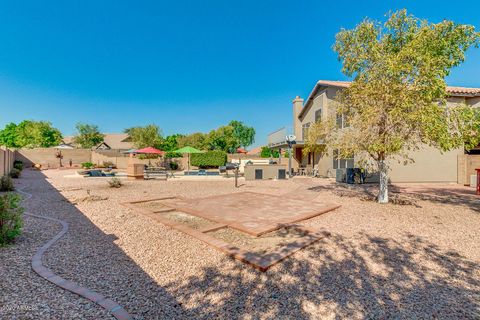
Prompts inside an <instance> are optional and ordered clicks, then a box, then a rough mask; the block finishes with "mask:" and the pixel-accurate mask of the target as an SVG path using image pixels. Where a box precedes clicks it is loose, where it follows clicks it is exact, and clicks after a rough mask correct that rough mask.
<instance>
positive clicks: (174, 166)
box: [169, 161, 178, 170]
mask: <svg viewBox="0 0 480 320" xmlns="http://www.w3.org/2000/svg"><path fill="white" fill-rule="evenodd" d="M169 165H170V169H172V170H177V169H178V162H175V161H172V162H170V164H169Z"/></svg>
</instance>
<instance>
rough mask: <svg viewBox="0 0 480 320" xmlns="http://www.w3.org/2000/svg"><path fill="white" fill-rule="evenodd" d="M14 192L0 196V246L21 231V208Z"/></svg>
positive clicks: (18, 198) (19, 199) (18, 197)
mask: <svg viewBox="0 0 480 320" xmlns="http://www.w3.org/2000/svg"><path fill="white" fill-rule="evenodd" d="M20 201H21V198H20V196H19V195H18V194H15V193H6V194H4V195H1V196H0V247H1V246H4V245H6V244H8V243H10V242H11V241H12V240H13V239H15V237H16V236H18V235H19V234H20V232H21V229H22V225H23V219H22V213H23V208H22V207H21V206H20Z"/></svg>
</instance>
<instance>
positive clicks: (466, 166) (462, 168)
mask: <svg viewBox="0 0 480 320" xmlns="http://www.w3.org/2000/svg"><path fill="white" fill-rule="evenodd" d="M477 168H478V169H480V155H478V154H476V155H468V154H461V155H459V156H458V183H459V184H463V185H469V184H470V176H471V175H472V174H473V175H474V174H476V173H477V172H476V171H475V169H477Z"/></svg>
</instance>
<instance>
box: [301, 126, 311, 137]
mask: <svg viewBox="0 0 480 320" xmlns="http://www.w3.org/2000/svg"><path fill="white" fill-rule="evenodd" d="M309 128H310V122H307V123H304V124H302V139H303V141H305V140H307V138H308V129H309Z"/></svg>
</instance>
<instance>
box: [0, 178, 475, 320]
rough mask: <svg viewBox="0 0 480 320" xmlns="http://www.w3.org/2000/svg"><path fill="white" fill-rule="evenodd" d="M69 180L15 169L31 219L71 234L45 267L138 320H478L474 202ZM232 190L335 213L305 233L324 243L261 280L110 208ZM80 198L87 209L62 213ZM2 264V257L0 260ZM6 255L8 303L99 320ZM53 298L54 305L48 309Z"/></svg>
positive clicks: (253, 185) (298, 182)
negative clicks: (36, 215)
mask: <svg viewBox="0 0 480 320" xmlns="http://www.w3.org/2000/svg"><path fill="white" fill-rule="evenodd" d="M71 173H72V172H68V171H66V170H62V171H57V170H48V171H45V172H42V173H39V172H33V171H29V170H26V171H25V173H24V175H23V178H21V179H20V181H21V182H22V181H23V182H22V183H28V184H29V186H32V189H33V190H32V193H33V194H34V198H32V207H34V208H36V209H35V210H39V211H40V212H41V214H46V215H50V216H52V217H55V218H59V219H62V220H65V221H67V222H69V224H70V231H69V233H68V234H67V236H66V237H64V238H63V239H61V240H60V241H59V242H58V243H57V244H56V245H55V246H54V247H53V248H52V249H51V250H50V251H48V252H47V254H46V256H45V264H46V266H47V267H49V268H51V269H53V271H54V272H56V273H59V274H61V275H62V276H63V277H65V278H68V279H69V280H72V281H76V282H78V283H79V284H81V285H82V286H85V287H88V288H90V289H92V290H95V291H97V292H100V293H102V294H104V295H105V296H107V297H110V298H112V299H114V300H115V301H117V302H118V303H119V304H120V305H122V306H123V307H124V308H125V309H126V310H127V311H128V312H129V313H131V314H132V315H133V316H134V317H135V318H136V319H165V318H169V319H188V318H191V319H202V318H203V319H210V318H222V319H224V318H235V319H237V318H242V319H287V318H298V319H315V318H321V319H330V318H332V319H334V318H349V319H364V318H374V319H385V318H406V319H410V318H428V319H430V318H438V319H458V318H462V319H478V318H479V317H480V241H479V240H480V239H479V237H480V236H479V235H480V212H479V208H480V202H479V201H477V200H476V199H474V198H468V199H466V198H465V199H463V198H462V197H460V198H458V197H457V198H456V199H455V201H449V199H448V198H443V199H442V198H438V197H425V196H422V197H420V198H418V199H415V205H394V204H388V205H379V204H376V203H375V202H372V201H368V200H366V199H365V197H363V198H362V197H359V196H357V195H355V194H347V195H345V194H338V192H336V191H337V189H338V188H337V187H334V186H333V185H332V183H331V182H330V181H328V180H322V179H304V178H300V179H293V180H291V181H258V182H242V184H243V185H242V186H241V187H240V188H238V189H236V188H235V187H234V183H233V181H232V180H228V179H225V180H226V181H211V182H210V181H179V180H180V179H179V180H177V181H175V180H171V181H125V182H124V186H122V188H119V189H115V190H113V189H111V188H109V187H108V185H107V183H106V181H104V180H101V179H99V180H95V179H75V178H64V177H63V176H64V175H68V174H71ZM43 175H45V176H43ZM87 190H89V191H88V193H87ZM243 191H253V192H259V193H267V194H274V195H285V196H292V195H294V196H296V197H300V198H302V199H304V200H305V205H308V203H309V202H310V201H322V202H336V203H340V204H342V207H341V208H339V209H337V210H334V211H332V212H328V213H326V214H324V215H321V216H318V217H316V218H313V219H310V220H308V221H305V222H304V223H303V224H304V225H305V226H307V227H311V228H317V229H324V230H326V231H329V232H330V233H331V234H332V235H331V236H330V237H328V238H324V239H321V240H320V241H318V242H316V243H315V244H313V245H311V246H309V247H307V248H305V249H303V250H301V251H299V252H297V253H295V254H294V255H293V256H292V257H290V258H288V259H286V260H284V261H282V262H281V263H279V264H277V265H275V266H274V267H272V268H271V269H269V270H268V271H267V272H266V273H261V272H258V271H256V270H254V269H252V268H251V267H249V266H246V265H244V264H243V263H241V262H238V261H235V260H232V259H230V258H227V257H226V256H225V255H223V254H222V253H220V252H217V251H216V250H214V249H212V248H210V247H209V246H207V245H205V244H203V243H202V242H200V241H199V240H197V239H195V238H193V237H189V236H187V235H185V234H183V233H181V232H178V231H175V230H173V229H170V228H167V227H165V226H163V225H161V224H158V223H155V222H154V221H152V220H150V219H148V218H146V217H144V216H142V215H139V214H137V213H135V212H134V211H133V210H130V209H128V208H125V207H123V206H122V205H120V203H121V202H125V201H134V200H140V199H148V198H155V197H165V196H183V197H186V198H197V197H205V196H209V195H215V194H229V193H233V192H243ZM88 196H95V197H94V199H96V200H85V201H80V202H77V203H76V204H75V205H74V204H72V202H73V201H74V200H75V199H83V198H86V197H88ZM90 199H92V198H90ZM99 199H102V200H99ZM32 210H34V209H32ZM38 225H40V224H38ZM32 228H36V226H32ZM38 229H40V230H36V229H32V232H33V233H34V234H41V232H48V228H47V227H45V228H41V227H38ZM24 236H27V234H24ZM44 236H45V238H48V236H47V235H46V234H44ZM32 237H33V235H32ZM42 241H43V240H42ZM42 241H39V242H42ZM21 246H22V245H21V244H20V243H19V244H18V245H15V246H13V247H11V248H8V249H7V250H20V251H19V252H23V256H30V255H31V254H33V252H34V249H33V248H31V247H32V246H35V243H30V244H25V247H23V248H22V249H19V248H20V247H21ZM29 250H30V251H29ZM5 252H12V251H4V250H3V249H0V254H3V255H5V254H6V253H5ZM12 255H13V256H14V257H15V258H10V259H11V260H10V261H12V259H13V260H15V261H13V262H10V263H4V262H3V261H5V260H4V259H2V262H0V265H2V266H4V265H5V266H8V265H11V264H12V263H16V259H19V261H20V260H22V259H25V263H24V264H23V265H21V266H20V265H19V266H18V268H16V270H15V271H11V270H9V271H5V269H6V267H4V268H3V269H2V276H3V273H5V272H8V274H7V275H8V276H9V277H10V278H12V279H13V280H12V282H14V283H18V285H17V286H18V287H19V289H15V290H20V292H24V294H21V293H20V294H19V295H13V294H10V295H8V296H7V295H6V296H7V299H10V300H9V301H12V302H9V303H13V302H15V303H17V304H18V303H19V301H20V302H21V301H23V300H21V297H22V296H26V295H28V294H29V295H30V296H35V297H40V298H38V299H39V301H42V303H44V301H46V302H45V303H47V304H51V305H53V306H57V308H58V310H59V311H58V312H67V314H69V315H71V316H67V317H57V318H64V319H67V318H75V316H76V315H77V314H78V313H82V317H80V318H87V319H88V318H92V319H93V318H95V319H109V315H106V314H102V313H101V312H102V310H100V309H99V308H96V307H95V306H92V307H91V308H86V307H82V304H81V303H80V302H78V301H79V300H81V299H73V300H71V301H70V300H68V301H70V303H71V304H72V305H71V308H68V307H67V308H64V307H65V306H66V305H64V304H63V302H64V301H66V300H67V299H70V297H69V295H68V294H67V293H64V292H63V291H61V290H59V289H56V288H51V287H50V288H49V287H48V286H49V284H43V282H42V286H41V287H40V286H38V285H37V286H35V287H33V288H32V287H29V285H27V284H26V283H27V282H28V281H24V276H22V275H23V274H28V272H31V271H29V270H30V269H29V268H28V266H27V264H28V259H27V258H25V257H24V258H19V257H16V256H17V255H18V256H21V255H22V254H13V253H12ZM9 269H11V268H9ZM17 273H19V274H21V276H16V274H17ZM2 278H4V277H2ZM33 278H35V275H32V281H33V282H34V281H37V280H35V279H33ZM29 280H30V279H29ZM38 281H41V280H38ZM24 282H25V283H24ZM24 287H25V288H27V289H23V288H24ZM2 289H3V284H2ZM9 290H10V292H13V291H14V289H13V288H11V289H9ZM22 290H23V291H22ZM27 291H29V293H27ZM56 291H58V292H60V296H52V294H53V292H56ZM9 296H10V297H11V298H8V297H9ZM2 299H3V297H2ZM19 299H20V300H19ZM2 302H3V301H2ZM3 303H5V302H3ZM67 305H68V304H67ZM64 310H65V311H64ZM89 312H90V313H89ZM92 314H95V317H92ZM15 315H17V314H15ZM30 315H32V314H30ZM31 318H35V317H34V316H33V315H32V316H31Z"/></svg>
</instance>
